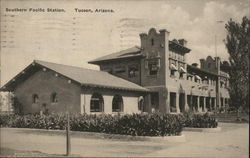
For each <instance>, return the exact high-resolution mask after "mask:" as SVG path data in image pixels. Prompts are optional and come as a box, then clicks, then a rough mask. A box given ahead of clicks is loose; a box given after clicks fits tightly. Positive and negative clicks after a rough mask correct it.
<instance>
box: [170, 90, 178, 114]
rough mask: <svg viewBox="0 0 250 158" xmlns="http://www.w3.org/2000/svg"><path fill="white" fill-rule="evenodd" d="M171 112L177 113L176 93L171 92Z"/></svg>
mask: <svg viewBox="0 0 250 158" xmlns="http://www.w3.org/2000/svg"><path fill="white" fill-rule="evenodd" d="M170 112H177V109H176V93H171V92H170Z"/></svg>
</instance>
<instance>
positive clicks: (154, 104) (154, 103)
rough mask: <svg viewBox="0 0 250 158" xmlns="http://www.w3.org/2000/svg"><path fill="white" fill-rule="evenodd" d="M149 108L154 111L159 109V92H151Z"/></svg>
mask: <svg viewBox="0 0 250 158" xmlns="http://www.w3.org/2000/svg"><path fill="white" fill-rule="evenodd" d="M151 108H152V110H153V109H154V110H155V111H158V110H159V93H158V92H154V93H151Z"/></svg>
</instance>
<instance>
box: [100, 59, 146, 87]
mask: <svg viewBox="0 0 250 158" xmlns="http://www.w3.org/2000/svg"><path fill="white" fill-rule="evenodd" d="M132 68H136V69H137V71H135V74H134V76H133V75H129V70H131V69H132ZM100 70H101V71H107V72H109V73H111V74H113V75H115V76H117V77H120V78H123V79H126V80H128V81H130V82H133V83H136V84H138V85H140V84H141V83H140V81H141V75H140V71H141V68H140V60H139V59H123V60H115V61H109V62H104V63H102V64H101V65H100Z"/></svg>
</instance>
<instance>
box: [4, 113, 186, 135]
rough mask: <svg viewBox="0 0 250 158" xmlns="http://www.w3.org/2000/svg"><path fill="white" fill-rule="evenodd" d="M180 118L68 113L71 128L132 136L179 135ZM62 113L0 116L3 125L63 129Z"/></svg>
mask: <svg viewBox="0 0 250 158" xmlns="http://www.w3.org/2000/svg"><path fill="white" fill-rule="evenodd" d="M182 122H183V117H182V116H181V115H172V114H164V115H163V114H162V115H161V114H132V115H123V116H120V115H116V116H112V115H108V114H103V115H87V114H84V115H79V114H73V115H71V116H70V124H71V130H73V131H88V132H101V133H110V134H124V135H133V136H167V135H168V136H170V135H180V134H181V131H182V126H183V124H182ZM66 123H67V119H66V115H65V114H51V115H42V116H40V115H38V114H29V115H24V116H19V115H6V116H0V125H1V126H3V127H17V128H39V129H65V125H66Z"/></svg>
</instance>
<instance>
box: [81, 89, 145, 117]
mask: <svg viewBox="0 0 250 158" xmlns="http://www.w3.org/2000/svg"><path fill="white" fill-rule="evenodd" d="M95 92H96V93H99V94H101V95H102V97H103V100H104V110H103V112H91V111H90V101H91V97H92V95H93V94H94V93H95ZM116 94H117V95H121V96H122V99H123V111H122V112H121V113H123V114H132V113H140V112H141V111H140V110H139V108H138V101H139V97H140V96H145V93H139V92H133V91H123V90H114V89H102V88H90V87H83V88H82V90H81V109H82V110H81V113H87V114H94V113H97V114H100V113H106V114H116V113H117V112H113V111H112V102H113V98H114V96H115V95H116Z"/></svg>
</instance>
